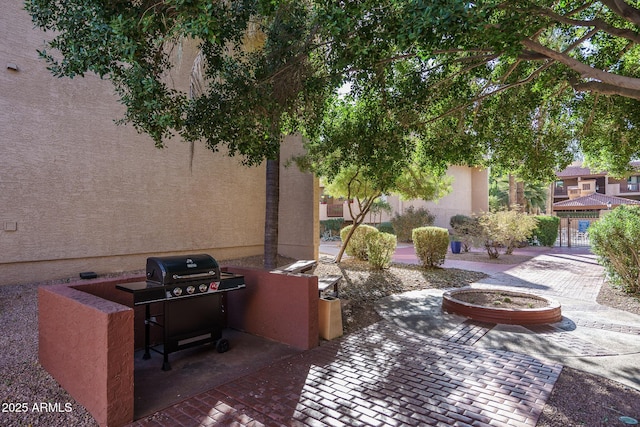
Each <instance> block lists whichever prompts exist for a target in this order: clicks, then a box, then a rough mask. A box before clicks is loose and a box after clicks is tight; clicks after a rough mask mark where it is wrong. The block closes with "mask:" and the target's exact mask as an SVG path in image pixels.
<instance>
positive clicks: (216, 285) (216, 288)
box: [209, 282, 220, 291]
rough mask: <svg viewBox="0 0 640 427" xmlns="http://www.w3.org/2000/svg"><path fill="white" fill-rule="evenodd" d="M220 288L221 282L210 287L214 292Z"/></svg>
mask: <svg viewBox="0 0 640 427" xmlns="http://www.w3.org/2000/svg"><path fill="white" fill-rule="evenodd" d="M218 286H220V282H211V285H209V288H211V290H212V291H217V290H218Z"/></svg>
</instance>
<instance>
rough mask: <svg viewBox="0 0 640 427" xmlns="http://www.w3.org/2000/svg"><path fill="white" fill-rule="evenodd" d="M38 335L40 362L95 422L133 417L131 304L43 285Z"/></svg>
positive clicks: (119, 423)
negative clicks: (129, 305) (128, 305)
mask: <svg viewBox="0 0 640 427" xmlns="http://www.w3.org/2000/svg"><path fill="white" fill-rule="evenodd" d="M111 286H113V285H111ZM38 335H39V337H38V338H39V349H38V357H39V360H40V364H41V365H42V366H43V367H44V368H45V369H46V370H47V371H48V372H49V373H50V374H51V375H52V376H53V377H54V378H55V379H56V381H58V383H59V384H60V385H61V386H62V387H64V389H65V390H67V391H68V392H69V394H71V395H72V396H73V398H74V399H75V400H76V401H77V402H78V403H80V404H81V405H83V406H84V407H85V408H86V409H87V410H88V411H89V412H90V413H91V415H92V416H93V417H94V418H95V420H96V421H97V422H98V424H100V425H101V426H122V425H126V424H128V423H130V422H131V421H133V403H134V398H133V351H134V349H133V310H132V309H131V308H129V307H126V306H124V305H121V304H118V303H116V302H113V301H109V300H106V299H103V298H100V297H98V296H95V295H92V294H89V293H86V292H82V291H80V290H77V289H74V288H73V287H71V286H70V285H56V286H47V287H41V288H39V289H38Z"/></svg>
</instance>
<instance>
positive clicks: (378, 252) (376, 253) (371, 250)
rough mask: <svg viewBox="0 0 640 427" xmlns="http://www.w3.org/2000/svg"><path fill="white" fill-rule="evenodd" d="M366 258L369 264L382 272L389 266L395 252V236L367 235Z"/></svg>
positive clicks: (388, 234) (382, 234)
mask: <svg viewBox="0 0 640 427" xmlns="http://www.w3.org/2000/svg"><path fill="white" fill-rule="evenodd" d="M366 239H367V257H368V259H369V264H370V265H371V266H372V267H373V268H376V269H379V270H382V269H383V268H388V267H389V266H390V265H391V257H392V256H393V253H394V252H395V250H396V243H397V239H396V236H395V235H393V234H390V233H384V232H382V233H369V234H367V237H366Z"/></svg>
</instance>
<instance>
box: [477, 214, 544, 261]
mask: <svg viewBox="0 0 640 427" xmlns="http://www.w3.org/2000/svg"><path fill="white" fill-rule="evenodd" d="M479 221H480V226H481V227H482V234H483V236H484V242H485V243H484V245H485V248H486V250H487V253H488V254H489V258H498V257H499V256H500V253H499V251H498V250H499V248H500V247H504V248H505V254H507V255H509V254H511V253H512V252H513V249H514V248H515V247H516V245H518V244H519V243H521V242H524V241H526V240H527V239H528V238H529V237H530V236H531V234H532V233H533V230H535V229H536V227H537V224H538V221H537V220H536V218H535V217H533V216H532V215H528V214H526V213H523V212H518V211H515V210H514V211H506V210H502V211H498V212H491V213H485V214H484V215H482V216H481V217H480V219H479Z"/></svg>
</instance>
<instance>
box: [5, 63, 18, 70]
mask: <svg viewBox="0 0 640 427" xmlns="http://www.w3.org/2000/svg"><path fill="white" fill-rule="evenodd" d="M7 69H8V70H13V71H18V64H16V63H14V62H9V63H7Z"/></svg>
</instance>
